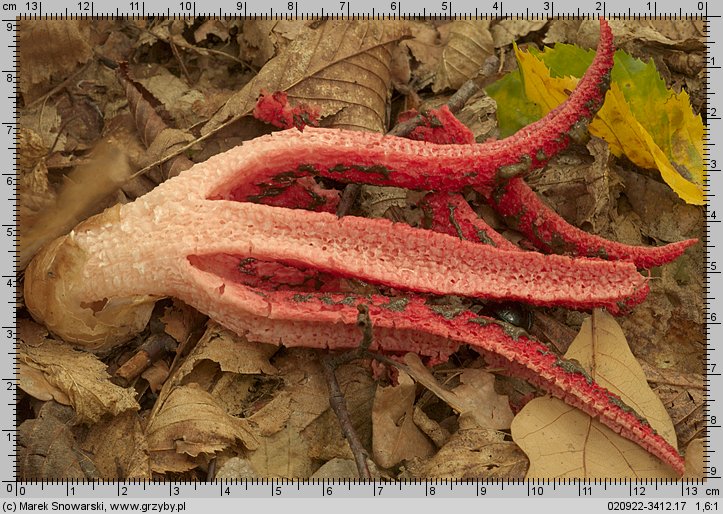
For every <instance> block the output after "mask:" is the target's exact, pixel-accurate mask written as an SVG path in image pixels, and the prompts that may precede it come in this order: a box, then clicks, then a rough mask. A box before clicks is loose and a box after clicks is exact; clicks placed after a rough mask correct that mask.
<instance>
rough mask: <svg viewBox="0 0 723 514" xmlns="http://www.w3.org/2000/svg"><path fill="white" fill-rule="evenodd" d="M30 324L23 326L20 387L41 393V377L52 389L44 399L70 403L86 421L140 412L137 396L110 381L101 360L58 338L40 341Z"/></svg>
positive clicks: (20, 348) (21, 330)
mask: <svg viewBox="0 0 723 514" xmlns="http://www.w3.org/2000/svg"><path fill="white" fill-rule="evenodd" d="M32 325H34V324H33V323H32V322H30V321H21V322H20V323H19V327H18V330H19V336H20V338H19V342H18V361H19V365H20V377H19V383H20V387H21V388H22V389H23V390H24V391H26V392H28V393H29V394H33V393H35V394H38V391H39V384H40V382H39V376H38V372H39V373H42V378H43V380H44V382H43V383H46V384H47V385H48V386H49V387H48V388H46V389H45V394H41V395H39V396H41V398H40V399H43V400H47V399H49V397H53V398H55V399H58V400H60V401H66V400H67V401H68V403H69V405H71V406H72V407H73V409H74V410H75V412H76V413H77V415H78V418H79V419H80V420H81V421H84V422H91V423H95V422H97V421H99V420H100V419H101V417H103V416H104V415H106V414H112V415H117V414H119V413H121V412H125V411H127V410H137V409H138V403H137V402H136V400H135V393H134V391H132V390H130V389H124V388H122V387H118V386H117V385H115V384H113V383H112V382H110V375H108V373H107V372H106V366H105V364H103V363H102V362H101V361H100V360H98V358H97V357H95V356H94V355H92V354H89V353H85V352H78V351H75V350H73V349H72V348H70V347H69V346H68V345H65V344H63V342H62V341H57V340H54V339H47V338H44V337H43V338H42V339H39V338H38V332H37V331H35V330H34V329H33V327H32Z"/></svg>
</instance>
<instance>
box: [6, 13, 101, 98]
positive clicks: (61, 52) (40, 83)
mask: <svg viewBox="0 0 723 514" xmlns="http://www.w3.org/2000/svg"><path fill="white" fill-rule="evenodd" d="M18 25H19V27H18V33H19V44H20V52H21V53H22V56H23V58H22V59H20V61H19V65H20V70H19V71H20V73H19V74H18V76H19V80H20V91H21V92H22V93H23V96H24V100H25V105H28V104H30V102H31V101H33V100H34V99H35V98H37V97H38V96H39V95H40V94H41V93H42V92H43V90H44V89H46V88H47V84H48V82H49V81H50V79H54V78H58V77H62V78H66V77H67V75H69V74H70V72H72V71H73V70H74V69H75V68H76V67H77V66H78V64H82V63H85V62H87V61H88V60H89V59H90V58H91V57H92V55H93V49H92V47H91V46H90V44H89V40H90V38H89V32H90V23H89V22H87V21H81V20H72V19H65V20H48V19H35V20H32V21H30V20H28V21H20V22H19V24H18Z"/></svg>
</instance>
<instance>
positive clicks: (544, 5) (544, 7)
mask: <svg viewBox="0 0 723 514" xmlns="http://www.w3.org/2000/svg"><path fill="white" fill-rule="evenodd" d="M551 6H552V2H543V3H542V9H543V10H545V11H549V10H550V7H551Z"/></svg>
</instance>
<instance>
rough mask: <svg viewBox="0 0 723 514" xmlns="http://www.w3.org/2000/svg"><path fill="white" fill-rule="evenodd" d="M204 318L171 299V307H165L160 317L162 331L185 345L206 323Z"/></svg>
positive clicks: (176, 300)
mask: <svg viewBox="0 0 723 514" xmlns="http://www.w3.org/2000/svg"><path fill="white" fill-rule="evenodd" d="M206 319H207V318H206V316H204V315H203V314H201V313H199V312H198V311H197V310H196V309H194V308H193V307H190V306H189V305H187V304H186V303H184V302H182V301H181V300H178V299H176V298H174V299H173V305H172V306H170V307H167V308H166V309H165V310H164V311H163V316H161V323H163V326H164V328H163V330H164V331H165V332H166V334H168V335H169V336H171V337H172V338H173V339H175V340H176V341H178V342H179V343H181V344H186V342H187V341H188V338H189V337H191V334H192V333H193V332H195V331H196V330H198V329H199V328H200V327H201V326H203V325H202V323H204V322H205V321H206Z"/></svg>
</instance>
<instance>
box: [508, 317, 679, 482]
mask: <svg viewBox="0 0 723 514" xmlns="http://www.w3.org/2000/svg"><path fill="white" fill-rule="evenodd" d="M565 357H566V358H567V359H575V360H576V361H578V362H579V365H580V366H581V368H580V369H581V370H585V371H584V372H585V373H588V374H589V376H590V377H591V379H592V380H595V381H596V382H598V383H599V384H600V385H602V386H603V387H606V388H607V389H608V390H610V391H611V392H613V393H615V394H617V395H619V396H620V398H621V399H622V400H623V402H625V404H627V405H628V406H629V407H630V408H632V409H634V410H635V412H636V413H637V414H638V415H640V416H643V417H644V418H645V419H646V420H647V422H649V423H650V425H651V426H652V428H653V429H655V430H656V431H657V432H658V434H660V435H661V436H662V437H663V438H664V439H665V440H667V441H668V442H669V443H670V444H672V445H673V446H676V437H675V430H674V429H673V424H672V422H671V420H670V417H669V416H668V414H667V412H666V410H665V407H664V406H663V404H662V402H661V401H660V399H659V398H658V397H657V395H656V394H655V393H654V392H653V391H652V390H651V389H650V387H648V383H647V381H646V378H645V374H644V373H643V370H642V368H641V367H640V364H638V362H637V360H636V359H635V357H634V356H633V354H632V353H631V352H630V349H629V348H628V345H627V341H626V340H625V336H624V334H623V332H622V330H621V329H620V327H619V326H618V324H617V323H616V322H615V320H614V318H613V317H612V316H610V315H609V314H607V313H606V312H605V311H602V310H599V309H596V310H594V311H593V316H592V317H591V318H588V319H586V320H585V322H584V323H583V326H582V328H581V329H580V333H579V334H578V336H577V338H575V341H573V343H572V345H571V346H570V348H569V349H568V351H567V353H566V354H565ZM581 372H582V371H581ZM512 437H513V439H514V440H515V442H516V443H517V444H518V445H519V446H520V447H521V448H522V449H523V451H524V452H525V453H526V454H527V456H528V457H529V459H530V469H529V472H528V474H527V478H540V477H545V478H553V477H554V478H622V477H627V478H672V477H675V476H676V475H675V474H674V473H673V472H672V470H671V469H670V468H669V467H667V466H665V465H664V464H663V463H662V462H660V461H659V460H657V459H656V458H655V457H653V456H652V455H651V454H650V453H648V452H647V451H645V450H644V449H642V448H641V447H640V446H637V445H635V444H631V443H630V441H629V440H627V439H624V438H623V437H621V436H619V435H618V434H616V433H615V432H613V431H612V430H610V429H609V428H607V427H605V426H603V425H602V424H600V423H599V422H597V421H595V420H592V419H591V418H590V417H589V416H587V415H586V414H584V413H583V412H581V411H579V410H576V409H574V408H571V407H568V406H566V405H565V404H564V403H562V402H561V401H559V400H557V399H554V398H550V397H545V398H537V399H535V400H533V401H531V402H529V403H528V404H527V405H526V406H525V407H524V408H523V409H522V411H520V413H519V414H518V415H517V416H516V417H515V419H514V420H513V422H512Z"/></svg>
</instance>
